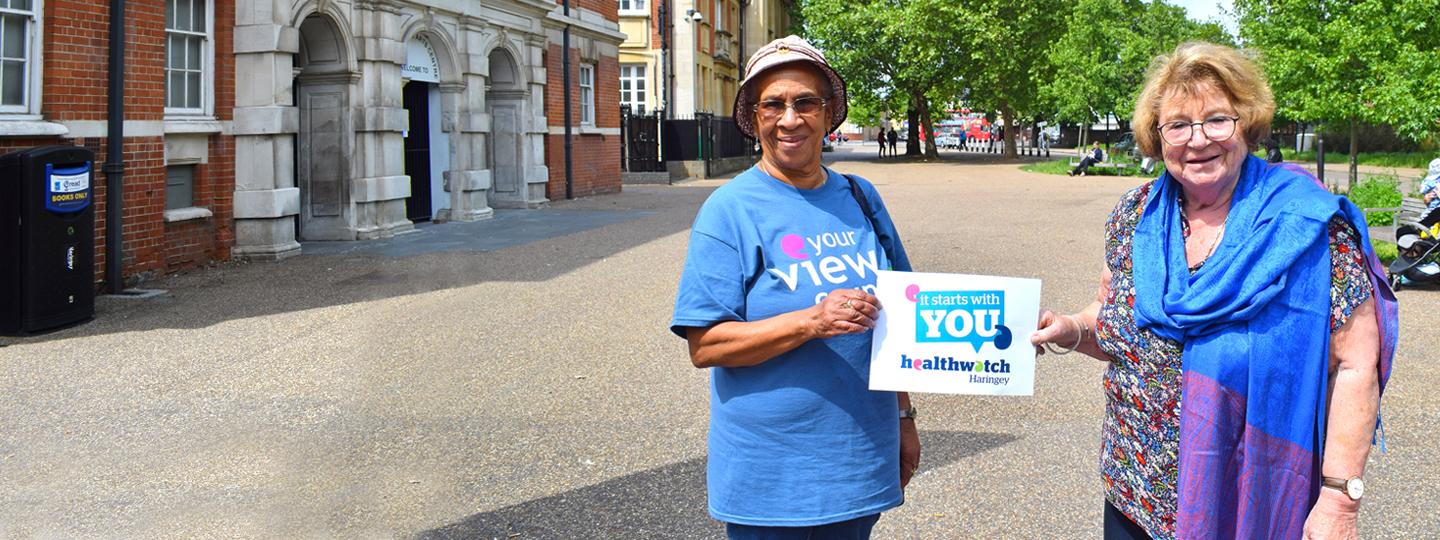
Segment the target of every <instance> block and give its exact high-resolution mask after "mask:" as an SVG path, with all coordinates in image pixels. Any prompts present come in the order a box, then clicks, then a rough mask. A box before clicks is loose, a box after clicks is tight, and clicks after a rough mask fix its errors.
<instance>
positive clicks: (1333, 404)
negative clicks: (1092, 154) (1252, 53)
mask: <svg viewBox="0 0 1440 540" xmlns="http://www.w3.org/2000/svg"><path fill="white" fill-rule="evenodd" d="M1151 65H1152V66H1154V67H1152V68H1151V71H1150V73H1149V75H1148V78H1147V81H1146V83H1145V86H1144V88H1143V89H1142V90H1141V93H1140V96H1139V98H1138V99H1137V100H1136V105H1135V114H1134V119H1135V121H1134V125H1135V126H1136V128H1137V129H1136V130H1135V139H1136V143H1137V145H1138V147H1139V148H1140V149H1141V151H1142V152H1143V153H1144V154H1145V155H1149V156H1158V157H1161V158H1163V161H1164V163H1165V168H1166V174H1164V175H1161V177H1160V178H1159V179H1156V180H1154V181H1151V182H1149V183H1146V184H1144V185H1141V186H1139V187H1137V188H1134V189H1132V190H1130V191H1129V192H1127V193H1126V194H1125V195H1124V196H1122V197H1121V199H1120V202H1119V204H1117V205H1116V206H1115V209H1114V210H1113V211H1112V212H1111V213H1110V219H1109V222H1108V223H1107V226H1106V244H1105V245H1106V248H1105V253H1104V260H1105V261H1106V264H1105V267H1104V269H1103V270H1102V272H1101V276H1100V284H1099V295H1098V297H1097V298H1096V300H1095V301H1094V302H1091V303H1090V305H1088V306H1086V307H1085V308H1084V309H1081V310H1080V311H1079V312H1077V313H1074V314H1071V315H1056V314H1055V313H1052V312H1050V311H1048V310H1044V311H1042V313H1041V317H1040V329H1039V330H1038V331H1036V332H1035V334H1033V335H1032V336H1031V338H1030V340H1031V343H1033V344H1036V345H1042V344H1043V345H1045V346H1047V347H1052V348H1053V347H1056V346H1057V345H1058V346H1059V347H1062V348H1061V349H1053V350H1054V351H1055V352H1057V353H1059V354H1064V353H1066V352H1069V351H1070V350H1079V351H1081V352H1083V353H1085V354H1087V355H1090V356H1093V357H1095V358H1098V359H1100V360H1103V361H1105V362H1107V363H1108V367H1107V368H1106V372H1105V384H1104V387H1105V394H1106V399H1107V404H1106V407H1105V411H1106V414H1105V419H1104V423H1103V424H1102V445H1103V447H1102V450H1101V452H1100V455H1101V459H1100V473H1101V476H1102V478H1103V479H1104V482H1103V484H1102V485H1103V486H1104V490H1105V510H1104V512H1105V514H1104V515H1105V518H1104V534H1105V537H1106V538H1177V537H1178V538H1301V537H1304V538H1356V537H1358V533H1357V532H1356V526H1357V525H1356V516H1357V514H1358V510H1359V505H1360V499H1361V497H1362V496H1363V495H1364V482H1363V480H1362V479H1361V477H1362V476H1364V473H1365V461H1366V457H1367V456H1368V455H1369V453H1370V444H1371V440H1372V436H1374V435H1375V426H1376V420H1377V414H1378V410H1379V407H1380V396H1381V393H1382V392H1383V391H1384V388H1385V384H1386V381H1387V380H1388V379H1389V376H1390V364H1391V360H1392V357H1393V354H1394V350H1395V348H1394V347H1395V343H1396V337H1397V326H1396V318H1395V317H1396V314H1397V310H1396V303H1395V297H1394V294H1393V293H1392V292H1391V291H1390V290H1389V289H1388V287H1387V285H1386V284H1385V279H1384V275H1383V273H1382V272H1381V271H1380V270H1381V266H1380V264H1379V260H1378V259H1377V258H1376V257H1375V253H1374V251H1373V249H1372V248H1371V247H1370V242H1369V239H1368V238H1367V236H1368V235H1367V232H1366V230H1367V229H1366V226H1365V217H1364V214H1363V213H1362V212H1361V211H1360V209H1359V208H1356V207H1355V205H1354V204H1352V203H1350V202H1349V200H1347V199H1345V198H1344V197H1340V196H1336V195H1333V194H1331V193H1330V192H1329V191H1326V190H1325V189H1324V188H1323V187H1321V185H1320V183H1319V182H1318V181H1316V180H1315V178H1314V177H1313V176H1311V175H1310V174H1309V173H1308V172H1306V171H1305V170H1304V169H1301V168H1299V167H1295V166H1292V165H1271V164H1267V163H1266V162H1265V161H1264V160H1262V159H1260V158H1258V157H1255V156H1252V155H1250V152H1249V148H1250V145H1251V144H1253V142H1254V141H1258V140H1260V139H1261V138H1262V137H1264V136H1265V135H1266V134H1267V133H1268V132H1269V131H1270V123H1271V118H1272V115H1273V114H1274V111H1275V102H1274V100H1273V98H1272V97H1271V92H1270V88H1269V86H1268V85H1266V83H1265V79H1264V77H1263V76H1262V75H1261V72H1260V70H1259V68H1258V67H1257V66H1256V65H1255V64H1254V62H1252V61H1251V60H1250V59H1249V58H1248V57H1247V56H1245V55H1243V54H1241V53H1240V52H1239V51H1236V50H1235V49H1232V48H1229V47H1222V46H1219V45H1212V44H1208V43H1196V42H1190V43H1184V44H1181V45H1180V46H1179V47H1177V48H1176V49H1175V51H1174V52H1173V53H1172V54H1170V55H1168V56H1163V57H1161V58H1158V59H1156V61H1155V62H1154V63H1152V64H1151ZM1132 263H1133V264H1132ZM1182 360H1183V361H1182Z"/></svg>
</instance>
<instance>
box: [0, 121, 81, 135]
mask: <svg viewBox="0 0 1440 540" xmlns="http://www.w3.org/2000/svg"><path fill="white" fill-rule="evenodd" d="M69 133H70V130H69V129H67V128H66V127H65V126H64V125H62V124H56V123H54V122H46V121H44V120H7V119H4V118H0V137H36V136H40V137H46V136H53V135H68V134H69Z"/></svg>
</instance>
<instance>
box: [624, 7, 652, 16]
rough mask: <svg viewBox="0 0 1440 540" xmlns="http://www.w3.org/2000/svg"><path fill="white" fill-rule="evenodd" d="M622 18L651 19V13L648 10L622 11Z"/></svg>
mask: <svg viewBox="0 0 1440 540" xmlns="http://www.w3.org/2000/svg"><path fill="white" fill-rule="evenodd" d="M620 16H621V17H649V16H650V12H649V11H646V10H643V9H622V10H620Z"/></svg>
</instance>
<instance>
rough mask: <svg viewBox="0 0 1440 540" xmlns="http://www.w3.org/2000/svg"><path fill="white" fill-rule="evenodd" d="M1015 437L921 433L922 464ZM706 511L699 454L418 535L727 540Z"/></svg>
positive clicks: (429, 538) (441, 538) (440, 539)
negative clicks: (724, 539) (699, 539)
mask: <svg viewBox="0 0 1440 540" xmlns="http://www.w3.org/2000/svg"><path fill="white" fill-rule="evenodd" d="M1015 439H1016V437H1015V436H1014V435H1010V434H1007V433H983V432H969V431H921V432H920V444H921V447H922V448H923V449H924V452H923V453H924V456H923V462H924V465H925V468H926V469H929V470H934V469H938V468H941V467H945V466H947V465H950V464H952V463H955V462H957V461H959V460H961V459H964V458H966V457H968V456H972V455H976V454H979V453H982V452H985V451H988V450H992V449H995V448H998V447H1000V446H1003V445H1005V444H1008V443H1010V442H1012V441H1014V440H1015ZM705 508H706V500H705V458H703V457H699V458H695V459H691V460H687V461H682V462H679V463H672V464H669V465H665V466H662V467H657V468H654V469H648V470H644V471H640V472H636V473H633V474H629V475H626V476H621V477H619V478H615V479H611V480H607V481H605V482H601V483H599V484H595V485H593V486H587V487H583V488H579V489H573V490H570V491H566V492H563V493H558V494H555V495H551V496H549V497H545V498H541V499H535V500H531V501H526V502H523V503H520V504H516V505H513V506H508V507H505V508H500V509H497V510H492V511H489V512H483V513H479V514H475V515H472V516H470V517H467V518H464V519H462V520H460V521H457V522H455V523H451V524H449V525H444V526H442V527H439V528H436V529H432V530H428V531H424V532H421V533H420V534H419V535H417V537H418V538H421V539H425V540H451V539H456V540H458V539H472V538H475V539H478V538H485V539H490V538H526V539H535V538H554V539H574V538H627V539H637V538H656V539H661V538H664V539H672V538H723V537H724V536H725V528H724V526H723V525H722V524H720V523H719V522H717V521H715V520H713V519H711V518H710V516H709V514H708V513H706V510H705Z"/></svg>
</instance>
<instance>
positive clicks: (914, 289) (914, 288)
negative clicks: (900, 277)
mask: <svg viewBox="0 0 1440 540" xmlns="http://www.w3.org/2000/svg"><path fill="white" fill-rule="evenodd" d="M917 294H920V286H919V285H915V284H913V283H912V284H910V286H909V287H905V299H906V300H909V301H911V302H914V301H915V295H917Z"/></svg>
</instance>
